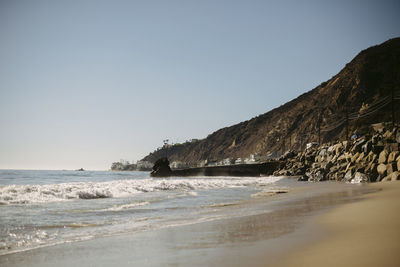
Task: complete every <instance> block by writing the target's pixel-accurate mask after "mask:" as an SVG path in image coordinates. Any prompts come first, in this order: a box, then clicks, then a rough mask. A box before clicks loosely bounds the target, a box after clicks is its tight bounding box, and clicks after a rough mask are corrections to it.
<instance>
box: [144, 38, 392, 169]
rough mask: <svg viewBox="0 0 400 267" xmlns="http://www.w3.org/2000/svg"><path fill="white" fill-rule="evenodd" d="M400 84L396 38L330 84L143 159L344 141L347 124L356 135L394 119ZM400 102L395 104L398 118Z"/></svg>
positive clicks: (241, 153)
mask: <svg viewBox="0 0 400 267" xmlns="http://www.w3.org/2000/svg"><path fill="white" fill-rule="evenodd" d="M399 85H400V38H396V39H391V40H389V41H387V42H385V43H383V44H381V45H378V46H374V47H370V48H368V49H366V50H364V51H362V52H360V53H359V54H358V55H357V56H356V57H355V58H354V59H353V60H352V61H351V62H350V63H348V64H347V65H346V66H345V68H343V69H342V70H341V71H340V72H339V73H338V74H337V75H335V76H334V77H332V78H331V79H330V80H328V81H326V82H323V83H321V84H320V85H319V86H317V87H316V88H314V89H312V90H311V91H309V92H307V93H304V94H302V95H300V96H299V97H297V98H296V99H294V100H292V101H290V102H288V103H286V104H284V105H282V106H280V107H278V108H275V109H273V110H271V111H269V112H267V113H265V114H262V115H259V116H257V117H255V118H253V119H250V120H248V121H244V122H241V123H239V124H236V125H233V126H230V127H226V128H223V129H220V130H218V131H216V132H214V133H212V134H210V135H209V136H208V137H207V138H205V139H202V140H196V141H194V142H188V143H185V144H181V145H175V146H170V147H165V148H162V149H160V150H158V151H155V152H153V153H150V154H149V155H148V156H146V157H145V158H144V159H143V160H147V161H151V162H154V161H156V160H157V159H158V158H161V157H163V156H165V155H166V153H167V154H168V157H169V159H170V161H183V162H199V161H201V160H205V159H213V160H222V159H225V158H239V157H248V156H249V155H250V154H260V155H270V154H271V153H275V152H278V151H283V150H287V149H294V150H300V149H301V148H304V146H305V144H306V143H308V142H318V140H319V138H320V140H321V142H322V143H325V142H330V141H334V140H338V139H345V136H346V131H347V129H346V124H347V122H348V123H349V128H348V132H349V134H352V133H353V132H354V131H355V130H357V131H360V133H362V132H363V131H366V130H367V128H368V125H369V124H371V123H374V122H381V121H390V120H391V115H392V105H391V103H390V100H391V95H392V89H394V92H395V94H398V93H397V92H398V91H400V87H399ZM398 102H399V101H397V102H394V103H395V111H396V112H395V113H396V116H397V117H399V116H400V114H399V112H398V110H399V104H398ZM346 118H348V120H346ZM319 133H320V134H319ZM166 150H167V151H166Z"/></svg>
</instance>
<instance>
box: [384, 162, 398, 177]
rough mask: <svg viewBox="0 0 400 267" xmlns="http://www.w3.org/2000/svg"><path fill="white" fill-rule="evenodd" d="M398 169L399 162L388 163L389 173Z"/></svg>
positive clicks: (387, 170)
mask: <svg viewBox="0 0 400 267" xmlns="http://www.w3.org/2000/svg"><path fill="white" fill-rule="evenodd" d="M395 171H397V163H396V162H391V163H389V164H386V172H387V174H391V173H392V172H395Z"/></svg>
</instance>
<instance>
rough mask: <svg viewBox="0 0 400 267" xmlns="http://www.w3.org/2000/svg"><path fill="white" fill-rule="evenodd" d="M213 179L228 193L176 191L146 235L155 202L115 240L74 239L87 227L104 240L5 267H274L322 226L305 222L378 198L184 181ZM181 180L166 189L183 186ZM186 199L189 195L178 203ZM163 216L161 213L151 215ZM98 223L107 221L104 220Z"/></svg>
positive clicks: (222, 180) (255, 183) (24, 256)
mask: <svg viewBox="0 0 400 267" xmlns="http://www.w3.org/2000/svg"><path fill="white" fill-rule="evenodd" d="M146 179H148V178H146ZM191 179H193V181H192V180H191ZM207 179H211V180H210V182H211V181H212V183H215V182H216V181H217V180H218V181H219V182H218V183H219V184H224V186H221V187H215V186H213V187H209V188H207V189H204V188H202V189H196V188H191V189H190V190H187V191H185V190H182V189H173V190H172V191H171V192H168V193H167V194H168V195H170V194H172V192H174V193H173V194H172V196H173V197H171V199H170V200H171V201H167V200H165V201H164V202H162V201H161V203H163V205H162V207H163V208H162V209H161V210H160V209H159V210H158V215H156V216H157V217H158V219H156V218H151V219H144V220H143V225H145V226H144V227H142V228H141V227H140V226H138V224H136V223H134V222H135V218H136V217H135V216H136V214H137V210H138V209H142V208H143V207H144V206H146V205H152V204H151V202H150V204H144V205H143V206H133V207H132V210H135V212H132V211H131V212H130V213H129V214H128V215H126V216H127V218H130V220H129V222H127V223H121V221H118V220H117V219H115V218H114V219H115V220H117V221H118V222H119V223H116V224H115V227H116V229H118V231H114V230H115V229H114V228H113V227H107V226H106V227H105V228H103V229H108V230H109V231H110V232H109V233H104V232H101V229H102V227H104V226H88V227H85V226H82V227H81V226H77V227H76V228H72V227H71V228H68V231H67V232H69V233H70V235H72V233H74V231H75V229H78V230H81V229H84V231H83V232H82V233H86V234H87V231H86V229H87V228H93V229H95V232H96V233H100V234H97V235H95V236H94V237H88V235H86V237H87V238H88V239H89V240H87V241H81V242H69V243H66V240H67V239H66V238H64V240H63V243H62V244H60V245H56V246H47V247H44V248H39V249H35V250H28V251H25V252H20V253H14V254H6V255H3V256H0V263H1V265H2V266H3V265H4V266H73V265H77V266H86V265H87V266H110V265H117V266H269V265H268V262H272V260H273V259H274V257H275V258H276V257H279V256H278V255H284V253H285V251H286V250H287V249H288V248H290V246H293V245H295V244H299V243H301V242H304V241H305V240H307V239H310V238H312V237H313V235H314V234H316V233H317V232H318V229H314V228H313V227H314V226H311V230H310V229H308V230H307V231H304V225H305V222H307V220H308V219H309V218H311V217H312V216H313V215H315V214H318V213H320V212H321V211H324V210H327V209H329V208H332V207H334V206H335V205H338V204H341V203H346V202H350V201H354V200H357V199H358V198H360V197H362V196H363V194H365V193H368V192H371V189H370V188H369V187H368V186H365V185H352V184H343V183H331V182H324V183H308V182H297V181H296V180H295V179H290V178H279V179H278V178H276V177H274V178H271V177H261V178H232V177H214V178H206V177H198V178H187V179H184V180H185V181H186V180H189V181H190V182H193V183H197V184H202V183H204V182H206V181H208V180H207ZM271 179H275V180H271ZM180 180H182V178H173V179H171V180H168V181H164V182H165V183H168V182H170V183H174V184H176V183H177V181H180ZM189 181H186V182H189ZM239 181H240V182H239ZM238 183H241V185H238ZM233 184H234V185H233ZM167 191H168V190H167ZM163 192H164V191H163ZM178 192H179V194H183V193H187V194H186V195H185V196H183V197H176V194H178ZM274 192H275V194H274ZM276 192H281V193H280V194H276ZM283 192H287V193H283ZM147 193H149V192H147ZM147 193H144V194H143V195H146V194H147ZM153 193H154V192H153ZM164 193H166V192H164ZM100 200H102V201H104V199H100ZM80 201H83V200H73V201H72V202H74V203H75V202H76V203H75V204H76V205H78V204H77V203H79V202H80ZM89 201H93V200H89ZM146 201H148V199H147V200H146ZM148 202H149V201H148ZM83 203H84V202H83ZM79 205H80V204H79ZM122 205H129V204H122ZM157 205H161V204H160V203H158V204H157ZM157 205H155V206H157ZM117 207H118V208H117V209H119V207H121V206H117ZM129 209H130V208H129ZM122 210H123V213H124V212H126V210H124V209H123V208H122ZM155 210H157V209H156V208H155V207H153V209H151V211H144V212H155ZM96 216H98V218H100V217H99V213H97V215H96ZM110 218H112V217H111V216H110V217H107V216H104V217H103V219H106V220H107V219H110ZM136 222H137V221H136ZM132 225H134V226H132ZM143 225H142V226H143ZM302 229H303V230H302Z"/></svg>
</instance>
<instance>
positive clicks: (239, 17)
mask: <svg viewBox="0 0 400 267" xmlns="http://www.w3.org/2000/svg"><path fill="white" fill-rule="evenodd" d="M399 14H400V4H399V2H398V1H384V0H376V1H361V0H360V1H351V0H347V1H338V0H335V1H323V0H320V1H252V0H243V1H235V0H231V1H218V0H213V1H204V0H198V1H190V0H186V1H184V0H182V1H166V0H165V1H151V0H144V1H134V0H132V1H118V0H113V1H111V0H109V1H97V0H96V1H95V0H93V1H85V0H79V1H73V0H71V1H61V0H60V1H56V0H49V1H41V0H35V1H31V0H26V1H18V0H0V168H17V169H76V168H80V167H83V168H86V169H108V168H109V167H110V164H111V162H113V161H119V159H127V160H138V159H141V158H142V157H144V156H145V155H147V154H148V153H149V152H151V151H153V150H154V149H156V148H157V147H158V146H161V145H162V140H163V139H166V138H169V139H170V140H172V141H173V142H183V141H185V140H187V139H191V138H204V137H206V136H207V135H208V134H210V133H212V132H213V131H215V130H217V129H219V128H222V127H226V126H230V125H233V124H235V123H238V122H241V121H243V120H247V119H250V118H252V117H254V116H257V115H259V114H262V113H265V112H267V111H269V110H271V109H272V108H274V107H277V106H279V105H281V104H283V103H285V102H286V101H289V100H291V99H293V98H294V97H297V96H298V95H300V94H302V93H304V92H306V91H308V90H310V89H312V88H314V87H315V86H317V85H318V84H320V83H321V82H323V81H326V80H328V79H329V78H331V77H332V76H333V75H335V74H336V73H337V72H339V71H340V70H341V69H342V68H343V67H344V66H345V64H346V63H348V62H349V61H350V60H351V59H352V58H353V57H354V56H356V54H357V53H358V52H359V51H361V50H363V49H365V48H367V47H369V46H372V45H376V44H379V43H382V42H384V41H386V40H387V39H389V38H393V37H398V36H400V15H399Z"/></svg>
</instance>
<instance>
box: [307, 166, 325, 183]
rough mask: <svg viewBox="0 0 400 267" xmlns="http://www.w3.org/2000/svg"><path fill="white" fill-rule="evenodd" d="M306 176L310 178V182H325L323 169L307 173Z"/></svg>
mask: <svg viewBox="0 0 400 267" xmlns="http://www.w3.org/2000/svg"><path fill="white" fill-rule="evenodd" d="M306 176H308V177H309V178H308V181H312V182H319V181H325V171H324V169H322V168H316V169H311V170H310V171H308V172H306Z"/></svg>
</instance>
